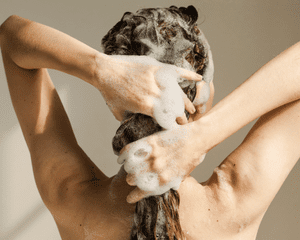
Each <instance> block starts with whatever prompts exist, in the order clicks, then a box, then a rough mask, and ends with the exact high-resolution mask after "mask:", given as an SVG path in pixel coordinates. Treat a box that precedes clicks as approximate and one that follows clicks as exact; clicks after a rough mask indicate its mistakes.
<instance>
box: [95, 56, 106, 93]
mask: <svg viewBox="0 0 300 240" xmlns="http://www.w3.org/2000/svg"><path fill="white" fill-rule="evenodd" d="M109 59H110V56H109V55H106V54H104V53H100V52H97V53H96V54H95V57H94V66H93V81H92V83H91V84H92V85H93V86H94V87H95V88H97V89H98V90H99V91H100V92H102V91H103V88H105V82H106V81H107V80H108V79H109V78H110V74H109V73H108V71H109V66H108V65H109Z"/></svg>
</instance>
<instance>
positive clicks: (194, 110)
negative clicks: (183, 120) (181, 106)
mask: <svg viewBox="0 0 300 240" xmlns="http://www.w3.org/2000/svg"><path fill="white" fill-rule="evenodd" d="M192 106H193V108H192V114H194V113H195V112H196V108H195V106H194V105H192Z"/></svg>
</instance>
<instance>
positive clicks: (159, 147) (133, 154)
mask: <svg viewBox="0 0 300 240" xmlns="http://www.w3.org/2000/svg"><path fill="white" fill-rule="evenodd" d="M191 126H192V123H191V124H186V125H182V126H178V127H177V128H176V129H173V130H164V131H162V132H158V133H155V134H153V135H151V136H149V137H146V138H142V139H140V140H138V141H136V142H133V143H131V144H128V145H127V146H126V147H124V148H123V149H122V151H121V155H120V157H119V158H118V163H120V164H123V163H124V169H125V171H126V172H127V173H128V175H127V178H126V181H127V183H128V184H129V185H131V186H137V187H136V188H135V189H134V190H133V191H132V192H131V193H130V194H129V195H128V197H127V201H128V202H129V203H135V202H137V201H140V200H141V199H143V198H144V197H148V196H152V195H161V194H163V193H165V192H167V191H168V190H169V189H171V188H173V189H174V190H177V189H178V188H179V185H180V183H181V182H182V181H183V180H184V179H185V178H186V177H187V176H188V175H189V174H190V173H191V172H192V171H193V170H194V169H195V167H196V166H197V165H199V164H200V163H201V162H202V161H203V160H204V157H205V154H206V152H205V151H204V150H203V151H201V147H200V146H199V144H196V142H195V141H194V138H195V131H193V129H192V127H191ZM197 137H198V136H197ZM203 149H204V148H203Z"/></svg>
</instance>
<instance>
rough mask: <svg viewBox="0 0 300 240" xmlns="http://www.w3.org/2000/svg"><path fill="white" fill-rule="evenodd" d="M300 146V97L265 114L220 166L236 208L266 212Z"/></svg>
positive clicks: (294, 162)
mask: <svg viewBox="0 0 300 240" xmlns="http://www.w3.org/2000/svg"><path fill="white" fill-rule="evenodd" d="M299 146H300V100H297V101H295V102H292V103H289V104H286V105H284V106H281V107H279V108H277V109H274V110H273V111H271V112H269V113H267V114H265V115H264V116H262V117H261V118H260V119H259V120H258V121H257V122H256V124H255V125H254V126H253V128H252V129H251V131H250V132H249V134H248V135H247V137H246V138H245V140H244V141H243V142H242V144H241V145H240V146H239V147H238V148H237V149H236V150H235V151H233V152H232V153H231V154H230V155H229V156H228V157H227V158H226V159H225V160H224V161H223V162H222V164H221V165H220V166H219V167H218V169H219V170H220V171H221V172H223V173H224V176H226V177H225V178H226V181H227V182H228V183H229V185H230V186H231V190H232V195H233V196H234V199H235V202H236V207H237V208H239V209H243V211H246V210H247V209H248V210H249V212H250V213H252V214H253V215H254V216H257V215H261V214H263V213H264V212H265V211H266V210H267V208H268V206H269V205H270V203H271V202H272V200H273V199H274V197H275V195H276V193H277V192H278V191H279V189H280V187H281V185H282V184H283V182H284V181H285V179H286V178H287V176H288V174H289V173H290V171H291V170H292V168H293V167H294V165H295V164H296V162H297V161H298V159H299V157H300V148H299ZM213 175H217V174H216V173H214V174H213ZM220 184H221V181H219V185H220Z"/></svg>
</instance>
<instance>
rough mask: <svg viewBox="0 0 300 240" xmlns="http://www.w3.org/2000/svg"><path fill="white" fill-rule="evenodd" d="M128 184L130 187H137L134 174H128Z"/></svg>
mask: <svg viewBox="0 0 300 240" xmlns="http://www.w3.org/2000/svg"><path fill="white" fill-rule="evenodd" d="M126 182H127V183H128V185H130V186H136V183H135V177H134V175H133V174H130V173H128V174H127V177H126Z"/></svg>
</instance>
